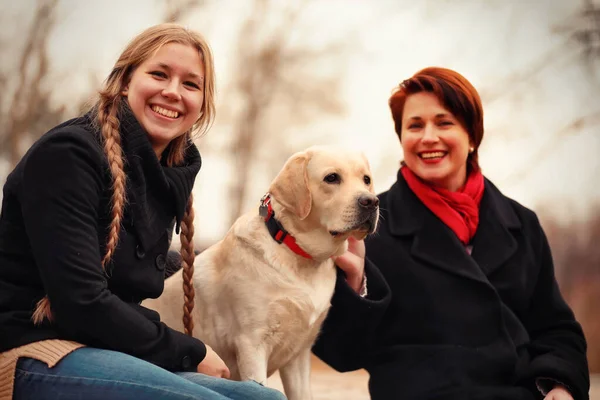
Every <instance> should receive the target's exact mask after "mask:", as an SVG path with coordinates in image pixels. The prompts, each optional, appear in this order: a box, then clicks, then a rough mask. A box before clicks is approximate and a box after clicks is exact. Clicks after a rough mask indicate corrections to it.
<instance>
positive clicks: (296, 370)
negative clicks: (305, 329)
mask: <svg viewBox="0 0 600 400" xmlns="http://www.w3.org/2000/svg"><path fill="white" fill-rule="evenodd" d="M279 373H280V375H281V382H282V383H283V389H284V390H285V395H286V396H287V398H288V400H311V399H312V393H311V390H310V347H309V348H306V349H302V350H301V351H300V353H298V356H297V357H296V358H294V359H292V360H290V362H289V363H287V364H286V365H284V366H283V367H281V368H280V369H279Z"/></svg>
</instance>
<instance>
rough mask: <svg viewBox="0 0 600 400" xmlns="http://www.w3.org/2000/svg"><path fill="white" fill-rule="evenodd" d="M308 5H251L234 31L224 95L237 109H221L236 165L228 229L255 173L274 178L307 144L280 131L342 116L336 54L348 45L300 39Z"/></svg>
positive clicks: (261, 0)
mask: <svg viewBox="0 0 600 400" xmlns="http://www.w3.org/2000/svg"><path fill="white" fill-rule="evenodd" d="M307 5H308V3H307V2H300V3H299V4H296V3H287V4H286V5H285V7H283V8H281V7H282V3H279V2H276V1H269V0H255V1H254V2H253V7H252V10H251V13H250V15H249V16H248V18H247V19H246V20H245V21H244V23H243V25H242V28H241V30H240V32H239V37H238V42H237V43H238V45H237V48H236V51H235V52H234V54H235V55H236V59H235V62H234V65H235V68H236V70H235V71H234V73H233V74H232V76H233V77H234V81H233V84H232V87H231V88H229V90H230V92H228V96H227V98H228V99H233V100H234V101H235V109H233V107H231V106H229V108H227V107H228V105H227V104H226V105H225V106H224V107H223V109H224V111H225V113H226V114H227V115H228V119H229V122H230V124H231V125H230V126H231V129H230V132H231V133H230V134H231V135H232V141H231V144H230V148H229V151H228V153H229V154H230V155H232V157H233V160H234V171H233V177H234V178H233V179H232V184H231V188H230V201H231V211H230V217H229V219H230V221H229V222H228V223H229V224H231V223H233V221H234V220H235V219H236V218H237V217H238V216H239V215H240V214H241V213H242V212H243V208H244V207H245V206H246V202H247V198H248V189H249V185H250V182H251V179H252V178H253V177H254V176H255V175H254V174H255V173H256V171H257V170H261V171H263V172H265V169H266V173H267V174H268V175H271V176H272V177H274V176H275V173H276V172H277V171H278V170H279V169H280V168H281V166H282V165H283V163H284V161H285V160H286V159H287V158H288V157H289V155H290V154H291V153H292V152H294V151H296V150H297V149H298V148H301V147H305V145H306V143H307V141H304V142H302V140H299V141H296V143H295V144H294V143H293V140H290V138H289V136H288V137H286V136H285V133H288V134H289V133H291V132H293V130H294V129H296V128H299V127H302V126H304V125H306V124H309V123H310V122H311V121H312V120H313V119H314V118H315V117H317V116H318V117H323V116H326V115H335V114H340V113H342V112H343V111H344V109H343V106H342V103H341V101H340V86H341V72H342V71H340V69H341V68H342V65H343V64H342V61H340V56H341V55H342V54H343V52H344V50H345V48H346V47H345V46H346V45H345V44H344V43H349V41H344V43H342V42H340V41H335V40H330V41H329V42H327V41H324V42H321V44H320V45H319V46H320V47H316V46H314V45H310V44H309V43H307V42H306V41H304V40H297V39H298V37H300V38H302V34H303V33H304V32H305V31H303V30H302V29H303V27H302V26H301V23H300V19H301V16H302V12H303V11H304V10H305V9H306V7H307ZM267 21H277V22H276V24H269V23H268V22H267ZM305 29H306V28H305ZM295 39H296V40H295ZM323 43H324V44H323ZM336 62H337V63H340V64H337V63H336ZM319 66H320V67H319ZM332 66H335V67H333V68H332ZM323 71H326V73H323ZM230 103H231V102H230ZM269 168H270V169H269ZM228 226H230V225H228Z"/></svg>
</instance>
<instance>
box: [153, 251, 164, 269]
mask: <svg viewBox="0 0 600 400" xmlns="http://www.w3.org/2000/svg"><path fill="white" fill-rule="evenodd" d="M155 264H156V269H158V270H159V271H164V270H165V267H166V266H167V258H166V257H165V255H164V254H159V255H158V256H157V257H156V262H155Z"/></svg>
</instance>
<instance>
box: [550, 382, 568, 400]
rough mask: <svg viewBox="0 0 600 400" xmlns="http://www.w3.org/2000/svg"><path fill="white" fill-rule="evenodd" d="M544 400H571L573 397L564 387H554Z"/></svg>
mask: <svg viewBox="0 0 600 400" xmlns="http://www.w3.org/2000/svg"><path fill="white" fill-rule="evenodd" d="M544 400H573V396H571V393H569V391H568V390H567V389H566V388H565V387H564V386H562V385H556V386H554V389H552V390H551V391H549V392H548V394H547V395H546V397H544Z"/></svg>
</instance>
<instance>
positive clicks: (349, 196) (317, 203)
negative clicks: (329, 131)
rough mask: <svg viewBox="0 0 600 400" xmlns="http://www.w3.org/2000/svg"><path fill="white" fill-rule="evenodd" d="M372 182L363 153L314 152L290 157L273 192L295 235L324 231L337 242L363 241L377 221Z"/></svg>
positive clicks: (313, 150)
mask: <svg viewBox="0 0 600 400" xmlns="http://www.w3.org/2000/svg"><path fill="white" fill-rule="evenodd" d="M372 180H373V179H372V176H371V170H370V167H369V163H368V161H367V158H366V157H365V155H364V154H363V153H361V152H354V151H349V150H342V149H334V148H327V147H311V148H309V149H308V150H306V151H304V152H301V153H296V154H294V155H293V156H292V157H290V159H289V160H288V161H287V162H286V164H285V165H284V167H283V169H282V170H281V172H280V173H279V174H278V175H277V177H276V178H275V179H274V180H273V182H272V183H271V187H270V189H269V191H270V193H271V195H272V197H273V198H274V199H275V200H276V201H277V203H279V204H280V205H281V206H282V210H281V211H282V212H283V214H284V215H283V216H282V218H285V219H286V220H290V221H289V222H291V223H292V224H293V225H294V228H295V229H296V230H298V229H300V230H301V231H306V230H308V229H310V230H311V231H312V232H314V231H315V230H320V231H321V233H323V234H324V235H325V236H327V237H329V238H332V239H334V240H335V241H337V240H340V241H343V240H345V239H347V238H348V237H349V236H350V235H353V236H354V237H356V238H357V239H362V238H364V237H365V236H366V235H367V234H369V233H373V232H374V231H375V229H376V227H377V222H378V219H379V200H378V199H377V196H375V193H374V190H373V182H372ZM283 222H285V221H283V219H282V223H283ZM284 226H285V224H284ZM321 237H322V238H323V236H321Z"/></svg>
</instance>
